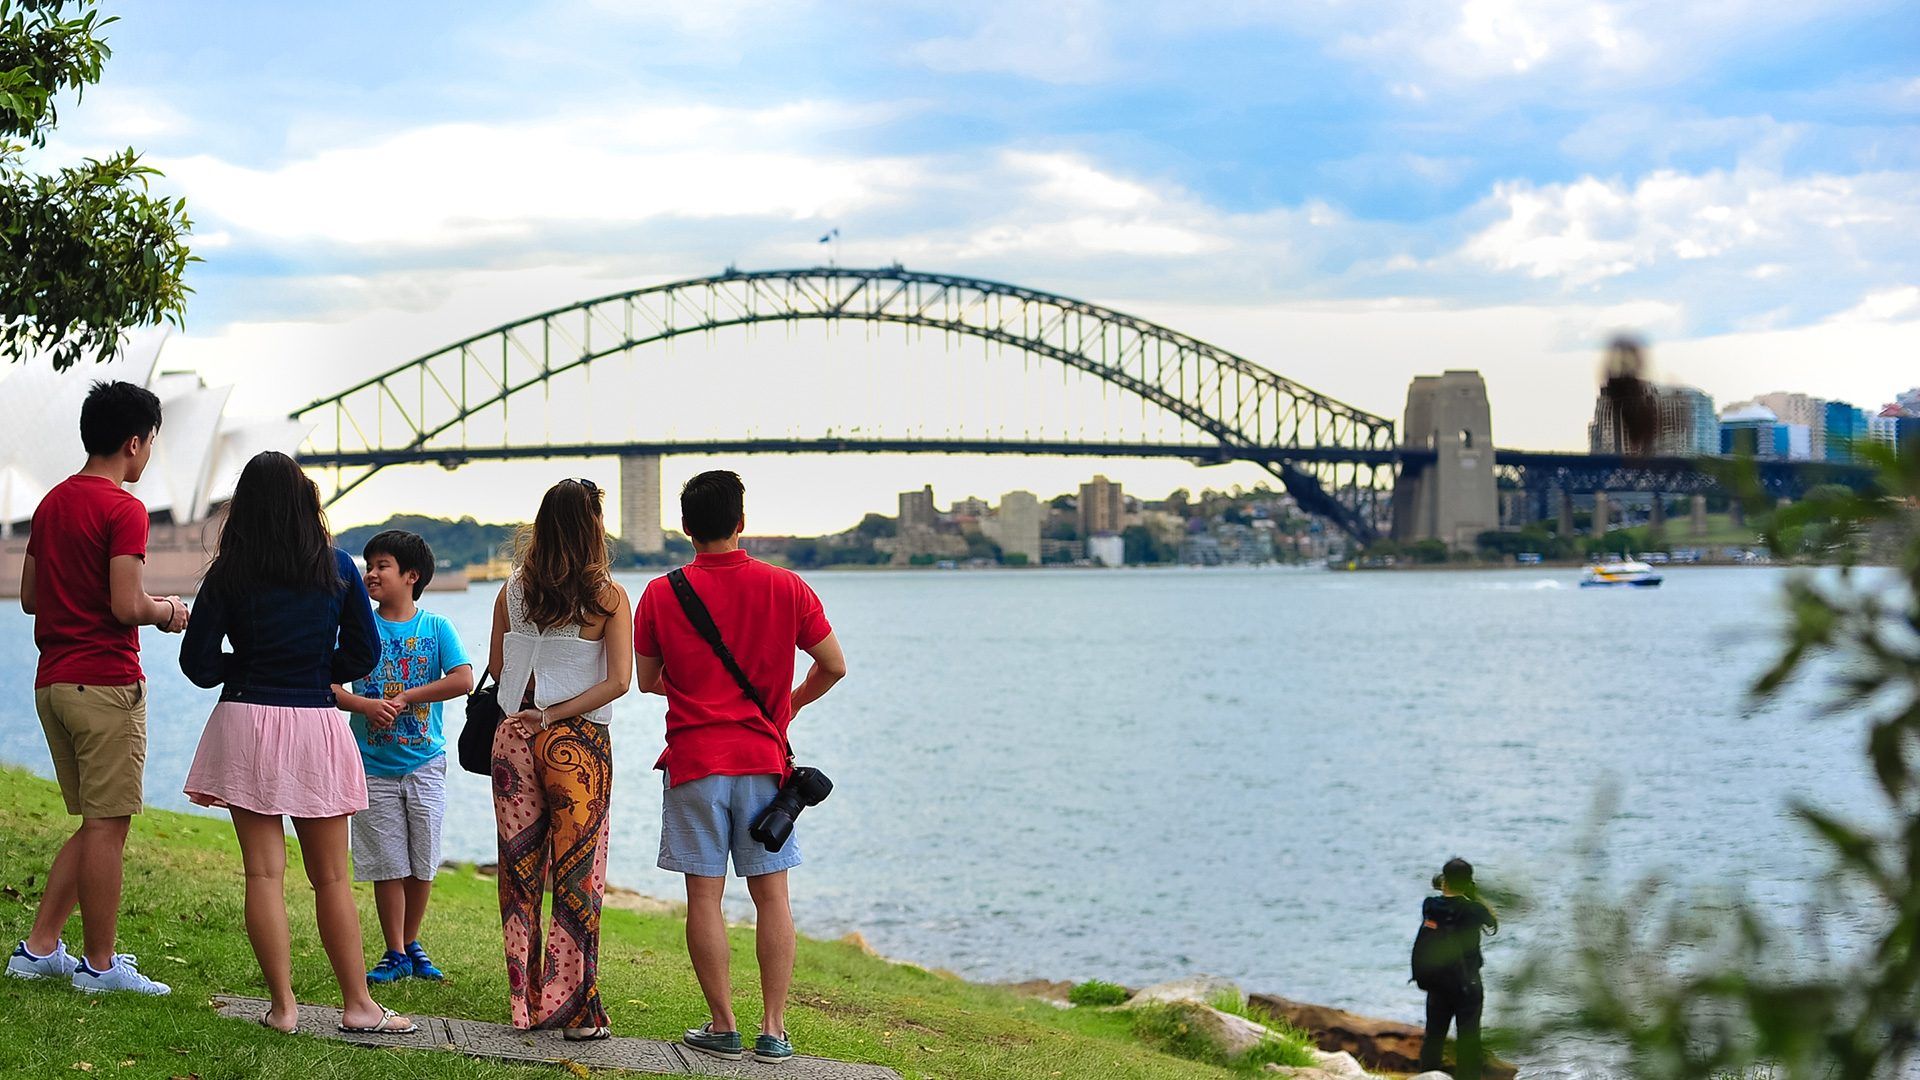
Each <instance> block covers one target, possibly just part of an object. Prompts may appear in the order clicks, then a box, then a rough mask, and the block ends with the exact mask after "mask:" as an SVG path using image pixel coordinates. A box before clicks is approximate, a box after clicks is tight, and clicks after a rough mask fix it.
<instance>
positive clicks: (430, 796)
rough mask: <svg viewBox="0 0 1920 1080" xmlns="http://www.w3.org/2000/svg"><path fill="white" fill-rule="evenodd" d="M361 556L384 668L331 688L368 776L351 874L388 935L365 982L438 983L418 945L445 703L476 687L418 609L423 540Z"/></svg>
mask: <svg viewBox="0 0 1920 1080" xmlns="http://www.w3.org/2000/svg"><path fill="white" fill-rule="evenodd" d="M365 557H366V562H367V595H368V596H369V597H371V598H372V599H373V602H374V605H375V611H374V614H375V615H376V616H377V617H376V618H375V619H374V625H375V626H376V627H377V628H378V629H379V631H380V662H379V663H378V664H376V665H375V666H374V669H373V672H372V674H370V675H368V676H367V677H366V678H364V679H362V680H360V681H359V682H357V683H355V684H354V690H353V692H350V691H348V690H347V688H346V687H344V686H335V687H334V688H333V694H334V697H335V698H336V699H338V701H339V704H340V708H342V709H345V710H346V711H347V712H350V713H354V714H355V715H354V718H353V733H354V736H355V737H356V738H357V739H358V740H359V742H360V760H361V763H362V764H363V765H364V766H365V768H366V770H367V808H366V809H365V810H362V811H360V812H359V813H357V814H355V815H353V824H352V838H353V877H354V880H356V881H371V882H373V902H374V906H375V907H376V908H377V909H378V910H379V912H380V929H381V931H382V932H383V934H384V935H385V936H386V939H387V954H386V955H385V956H384V957H381V959H380V962H379V963H377V964H375V965H374V966H373V969H372V970H371V971H368V972H367V982H368V983H372V984H379V983H390V982H393V981H394V980H396V979H404V978H407V977H408V976H418V977H419V978H423V979H438V978H440V969H439V968H437V967H434V966H433V961H432V960H431V959H429V958H428V957H427V951H426V949H424V948H422V947H421V945H420V922H421V920H422V919H424V918H425V917H426V914H427V899H428V897H429V896H430V895H431V894H432V892H433V875H434V872H435V871H436V870H437V869H439V866H440V821H441V819H442V818H443V817H445V815H446V808H447V753H446V748H447V740H446V737H445V735H443V734H442V733H441V729H440V703H441V702H443V701H447V700H450V699H452V698H457V697H460V696H462V695H464V694H467V693H468V692H470V691H472V689H473V662H472V661H470V660H468V659H467V652H466V650H465V649H463V648H461V646H460V635H459V634H457V633H455V632H454V629H453V624H452V623H451V622H449V621H447V620H446V619H445V618H443V617H441V616H439V615H435V614H434V613H432V612H430V611H423V610H421V609H420V608H419V607H417V606H415V604H414V601H416V600H418V599H420V593H421V592H422V591H423V590H425V589H426V587H427V582H428V581H430V580H432V579H433V549H432V548H430V547H428V546H427V542H426V541H425V540H424V539H422V538H420V537H419V536H417V535H415V534H413V533H410V532H403V531H401V530H399V529H389V530H387V531H386V532H383V533H380V534H379V535H377V536H375V537H374V538H373V539H371V540H369V541H367V547H366V552H365Z"/></svg>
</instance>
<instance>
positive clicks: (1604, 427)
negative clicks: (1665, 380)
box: [1587, 385, 1720, 457]
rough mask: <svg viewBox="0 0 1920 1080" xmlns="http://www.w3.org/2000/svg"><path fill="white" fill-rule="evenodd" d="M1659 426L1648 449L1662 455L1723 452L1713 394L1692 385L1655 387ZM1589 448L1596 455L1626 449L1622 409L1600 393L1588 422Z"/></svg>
mask: <svg viewBox="0 0 1920 1080" xmlns="http://www.w3.org/2000/svg"><path fill="white" fill-rule="evenodd" d="M1653 396H1654V406H1655V409H1656V410H1657V414H1658V426H1657V427H1656V428H1655V429H1654V439H1653V446H1652V447H1650V448H1649V452H1650V453H1652V454H1655V455H1658V456H1662V457H1697V456H1699V455H1702V454H1718V453H1719V452H1720V420H1719V417H1718V416H1717V415H1716V414H1715V413H1714V411H1713V396H1712V395H1710V394H1708V393H1707V392H1706V391H1704V390H1701V389H1699V388H1698V387H1693V386H1678V385H1674V386H1655V387H1654V388H1653ZM1587 448H1588V450H1589V451H1590V452H1592V453H1595V454H1624V453H1626V452H1627V446H1626V438H1625V433H1624V432H1623V430H1622V424H1621V418H1620V416H1619V410H1618V409H1617V408H1615V406H1614V402H1613V399H1612V398H1610V397H1608V396H1607V395H1605V394H1601V395H1600V396H1599V397H1598V398H1596V399H1595V400H1594V404H1593V420H1592V421H1591V422H1590V423H1588V424H1587Z"/></svg>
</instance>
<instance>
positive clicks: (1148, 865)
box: [0, 569, 1878, 1019]
mask: <svg viewBox="0 0 1920 1080" xmlns="http://www.w3.org/2000/svg"><path fill="white" fill-rule="evenodd" d="M1784 573H1785V571H1779V570H1772V569H1692V570H1685V571H1677V572H1675V573H1673V574H1671V575H1670V576H1669V579H1668V581H1667V584H1666V586H1665V587H1663V588H1661V589H1657V590H1581V589H1579V588H1577V587H1576V586H1577V582H1578V576H1579V575H1578V572H1577V571H1571V570H1540V571H1449V572H1435V573H1419V572H1395V573H1377V574H1366V573H1361V574H1338V573H1329V572H1325V571H1320V570H1311V571H1306V570H1280V569H1269V570H1253V569H1249V570H1207V571H1193V570H1165V571H1148V570H1141V571H1112V572H1077V571H1062V572H1053V571H1028V572H1018V571H1007V572H968V573H939V572H905V573H890V572H875V573H823V574H816V575H814V576H813V577H812V579H811V580H812V582H813V584H814V586H815V588H816V589H817V590H818V592H819V593H820V595H821V597H822V598H823V600H824V601H825V604H826V607H827V612H828V615H829V617H830V618H831V619H832V620H833V622H834V623H835V625H836V627H837V629H838V631H839V633H840V636H841V638H842V640H843V642H844V643H845V645H846V650H847V654H848V657H849V660H850V665H851V669H852V674H851V676H850V677H849V678H848V679H847V681H846V682H845V683H843V684H842V685H841V686H840V688H838V689H836V690H835V691H834V692H833V694H832V695H830V696H829V697H828V698H827V699H826V700H824V701H823V702H822V703H820V704H819V705H817V706H815V707H814V708H812V709H810V710H808V711H807V712H805V713H803V714H802V716H801V718H800V721H799V723H798V725H797V727H796V729H795V735H794V742H795V746H796V750H797V752H798V754H799V755H800V757H801V758H802V759H803V761H804V762H806V763H812V764H817V765H819V766H821V767H823V768H824V769H826V770H827V771H828V772H829V773H830V774H831V775H832V776H833V778H834V780H835V783H836V788H835V791H834V795H833V797H832V799H831V800H830V801H828V802H827V803H825V804H823V805H822V806H820V807H819V808H817V809H814V810H811V811H809V812H808V813H807V815H806V816H805V817H803V818H802V819H801V822H800V829H799V832H798V836H799V837H800V843H801V845H802V847H803V850H804V852H805V854H806V857H807V865H806V866H805V867H803V868H802V869H800V870H798V871H796V872H795V875H796V877H795V882H794V894H795V906H796V915H797V918H798V920H799V923H800V925H801V927H802V929H803V931H805V932H809V933H812V934H815V935H819V936H828V937H832V936H838V935H840V934H843V933H845V932H847V931H850V930H858V931H860V932H861V933H863V934H864V935H866V937H867V938H868V940H870V941H871V942H872V943H873V944H874V946H875V947H876V948H878V949H879V950H880V951H881V952H883V953H886V954H888V955H892V956H896V957H901V958H906V959H911V960H914V961H916V962H919V963H923V964H926V965H928V966H933V967H940V968H947V969H951V970H953V971H955V972H957V973H959V974H961V975H964V976H966V977H968V978H973V979H980V980H1011V979H1023V978H1030V977H1046V978H1052V979H1076V980H1077V979H1084V978H1089V977H1096V976H1097V977H1100V978H1105V979H1111V980H1115V981H1119V982H1124V983H1131V984H1140V983H1144V982H1149V981H1155V980H1159V979H1162V978H1166V977H1172V976H1176V975H1181V974H1187V973H1192V972H1210V973H1215V974H1220V975H1226V976H1229V977H1232V978H1234V979H1236V980H1238V981H1240V982H1241V983H1242V985H1244V986H1246V987H1247V988H1249V989H1250V990H1257V991H1265V992H1273V993H1279V994H1283V995H1285V996H1288V997H1293V998H1300V999H1306V1000H1312V1001H1317V1002H1323V1003H1326V1004H1333V1005H1339V1006H1343V1007H1347V1008H1352V1009H1356V1010H1359V1011H1362V1012H1367V1013H1372V1014H1379V1015H1388V1016H1398V1017H1402V1018H1406V1019H1414V1018H1416V1017H1417V1016H1418V1015H1419V1002H1420V999H1419V997H1418V994H1417V992H1416V991H1415V990H1414V989H1413V988H1412V987H1411V986H1409V985H1408V984H1407V982H1406V967H1407V962H1406V957H1407V948H1408V944H1409V943H1410V941H1411V939H1412V935H1413V931H1414V929H1415V927H1416V926H1417V921H1418V919H1417V912H1418V909H1419V904H1420V900H1421V898H1422V897H1423V896H1424V895H1426V893H1427V891H1428V890H1427V881H1428V878H1429V877H1430V876H1431V875H1432V874H1433V873H1434V872H1435V871H1436V870H1437V869H1438V867H1439V865H1440V863H1441V862H1442V861H1444V860H1445V859H1446V858H1447V857H1449V856H1451V855H1462V856H1465V857H1467V858H1469V859H1471V860H1472V861H1473V862H1474V863H1475V864H1476V865H1477V866H1478V867H1479V870H1480V875H1481V877H1482V879H1483V880H1485V881H1488V882H1491V883H1496V884H1499V885H1503V886H1508V887H1513V888H1517V889H1519V890H1522V891H1524V892H1526V893H1528V894H1529V895H1530V896H1531V897H1532V898H1533V899H1532V903H1531V905H1530V906H1529V908H1528V910H1526V911H1525V912H1524V913H1515V915H1514V917H1511V918H1510V919H1509V920H1508V924H1507V927H1506V929H1505V931H1504V932H1503V933H1501V934H1500V935H1499V936H1498V937H1497V938H1495V939H1493V941H1492V942H1491V944H1490V945H1489V947H1488V949H1487V955H1488V963H1489V966H1490V968H1491V969H1493V970H1495V971H1501V970H1510V969H1511V968H1513V967H1515V966H1517V965H1518V963H1519V961H1520V958H1521V957H1522V956H1523V955H1525V954H1527V953H1528V951H1529V950H1532V949H1536V948H1541V947H1546V946H1550V945H1551V944H1552V943H1553V942H1555V941H1558V940H1563V939H1564V938H1565V936H1566V934H1567V933H1568V930H1569V927H1568V922H1567V919H1566V917H1565V904H1566V902H1567V900H1568V898H1569V897H1570V896H1572V895H1573V894H1574V892H1575V890H1577V889H1581V888H1593V887H1596V884H1595V882H1594V881H1593V880H1590V879H1589V878H1588V877H1587V876H1586V875H1588V874H1589V872H1590V871H1591V870H1592V869H1593V868H1592V867H1591V866H1589V865H1588V864H1586V863H1584V862H1583V861H1582V860H1581V859H1580V858H1578V857H1577V855H1576V849H1577V847H1578V844H1579V841H1580V840H1581V838H1582V837H1583V836H1584V835H1586V834H1587V833H1588V829H1589V826H1590V825H1591V824H1592V821H1593V815H1594V811H1595V808H1596V807H1597V806H1599V805H1601V803H1602V801H1603V795H1604V793H1606V792H1609V791H1611V792H1612V793H1613V797H1614V799H1615V805H1616V806H1617V812H1616V813H1615V814H1613V815H1612V816H1611V818H1609V819H1608V820H1606V821H1605V822H1604V827H1603V829H1602V831H1601V834H1600V835H1602V836H1603V838H1604V840H1605V842H1606V845H1607V847H1608V848H1609V850H1610V851H1611V853H1612V856H1611V859H1610V861H1609V862H1608V863H1607V865H1606V867H1605V869H1604V871H1603V872H1601V873H1600V875H1599V881H1598V884H1599V886H1600V887H1612V888H1619V887H1624V886H1626V884H1627V883H1629V882H1631V881H1634V880H1636V879H1637V878H1639V877H1640V876H1641V875H1643V874H1646V873H1652V872H1664V873H1667V874H1670V875H1671V876H1673V877H1675V878H1677V879H1679V880H1681V881H1683V882H1686V883H1690V884H1693V885H1701V886H1725V885H1735V886H1741V887H1744V888H1747V889H1748V890H1750V891H1752V892H1753V893H1754V894H1756V895H1758V896H1760V897H1763V898H1765V899H1767V900H1768V901H1770V902H1773V903H1777V904H1779V905H1781V906H1782V909H1783V910H1785V909H1787V907H1788V906H1790V905H1794V904H1797V903H1798V902H1799V901H1801V900H1803V899H1805V898H1806V897H1808V896H1809V895H1811V892H1812V886H1813V883H1814V881H1815V879H1816V877H1817V875H1818V873H1819V871H1820V869H1821V867H1822V866H1823V865H1824V864H1823V863H1822V861H1821V860H1820V857H1819V853H1818V850H1817V849H1816V848H1815V846H1814V845H1813V844H1812V843H1811V842H1810V841H1809V840H1808V839H1807V838H1806V836H1805V835H1804V834H1803V832H1802V830H1801V829H1800V828H1799V827H1798V826H1797V825H1796V824H1795V823H1794V822H1793V820H1792V819H1791V818H1790V817H1789V814H1788V809H1787V808H1788V804H1789V803H1790V802H1791V801H1792V800H1794V799H1813V800H1816V801H1817V802H1819V803H1820V804H1822V805H1824V806H1827V807H1830V808H1833V809H1835V810H1838V811H1839V812H1841V813H1842V814H1846V815H1850V816H1854V817H1859V818H1867V819H1870V818H1871V816H1872V815H1873V814H1874V813H1875V812H1876V810H1877V807H1878V803H1877V801H1876V799H1875V797H1874V795H1873V791H1872V788H1871V783H1870V779H1869V777H1868V776H1867V774H1866V771H1865V769H1864V767H1863V764H1862V760H1861V755H1860V753H1859V749H1860V747H1861V745H1862V732H1861V730H1860V725H1859V723H1858V721H1857V720H1848V719H1846V718H1839V719H1825V720H1822V719H1816V718H1815V717H1814V715H1813V713H1814V711H1815V706H1816V702H1815V701H1814V700H1813V695H1812V694H1810V693H1807V692H1800V693H1798V694H1797V695H1796V696H1795V697H1794V698H1792V699H1789V700H1786V701H1783V702H1780V703H1777V704H1775V705H1771V706H1769V707H1766V708H1763V709H1754V708H1752V707H1751V706H1750V704H1749V702H1748V701H1747V698H1746V691H1747V688H1748V686H1749V685H1750V683H1751V681H1752V680H1753V678H1754V676H1755V675H1756V674H1758V673H1759V672H1760V671H1761V670H1762V668H1763V667H1764V665H1765V664H1766V663H1767V662H1768V660H1769V659H1770V658H1771V656H1772V655H1773V650H1774V648H1775V641H1776V637H1777V630H1778V627H1779V625H1780V619H1781V615H1780V612H1781V608H1780V603H1779V596H1780V586H1781V584H1782V582H1783V575H1784ZM622 580H623V582H624V583H625V584H626V585H627V587H628V588H629V589H630V590H631V591H634V592H636V593H637V591H638V589H639V587H640V585H641V584H642V583H643V582H644V580H645V577H644V576H642V575H624V576H623V578H622ZM495 588H496V586H488V585H481V586H476V587H475V588H474V589H473V590H472V591H471V592H468V593H465V594H429V596H428V597H427V604H428V606H430V607H432V608H433V609H434V610H437V611H441V612H442V613H444V614H446V615H448V616H449V617H451V618H452V619H453V620H454V621H455V623H456V624H457V625H458V626H459V628H460V629H461V631H462V633H463V634H464V635H465V637H466V640H467V643H468V646H469V649H470V650H471V651H473V652H475V654H476V655H484V651H485V647H486V640H487V629H488V621H489V614H490V607H491V603H492V600H493V592H494V589H495ZM144 643H145V648H146V653H145V657H146V665H147V670H148V674H149V679H150V681H151V690H150V701H151V703H152V711H151V713H150V717H149V732H150V742H151V749H150V755H149V758H148V765H147V784H148V797H149V801H150V802H151V803H152V804H154V805H157V806H163V807H168V808H175V809H183V808H186V803H185V800H184V798H183V797H182V796H181V795H180V794H179V791H180V784H181V781H182V779H183V778H184V776H185V773H186V769H187V765H188V762H189V759H190V757H191V754H192V751H193V747H194V744H195V741H196V740H197V738H198V736H199V733H200V727H201V724H202V722H203V721H204V719H205V716H206V713H207V711H208V710H209V709H210V708H211V706H212V704H213V700H214V695H213V694H211V693H209V692H205V691H201V690H198V689H196V688H194V687H193V686H191V685H190V684H189V683H187V681H186V680H185V679H184V678H183V677H182V676H181V675H180V674H179V671H178V667H177V664H176V650H177V645H178V639H177V638H173V637H166V636H163V635H160V634H158V633H153V632H149V633H147V634H146V635H145V637H144ZM33 657H34V650H33V644H32V640H31V633H30V623H29V621H28V620H27V619H26V618H25V617H24V616H22V615H20V613H19V612H18V610H17V609H13V608H8V609H7V610H6V611H4V612H0V703H4V704H3V705H0V759H4V760H6V761H8V762H12V763H17V764H22V765H25V766H27V767H29V768H32V769H34V770H35V771H38V772H41V773H46V772H47V771H48V770H47V759H46V751H45V747H44V744H43V742H42V740H41V735H40V732H39V729H38V725H37V724H36V723H35V722H34V719H33V714H32V672H33ZM662 712H663V701H662V699H660V698H657V697H643V696H638V695H630V696H629V697H627V698H625V699H623V700H621V701H620V702H619V703H618V704H617V705H616V716H617V718H616V720H615V722H614V728H613V741H614V746H615V751H616V764H615V778H614V804H615V812H614V820H613V836H612V856H611V863H610V871H609V874H610V877H611V879H612V880H613V881H614V882H616V883H618V884H621V885H626V886H629V887H632V888H635V889H639V890H641V891H643V892H649V893H654V894H658V895H662V896H673V895H676V894H677V892H678V880H677V879H676V878H674V877H672V876H670V875H668V874H665V873H664V872H662V871H659V870H657V869H655V868H654V866H653V862H654V858H655V855H656V854H657V845H658V841H659V801H660V795H659V791H660V782H659V779H658V774H657V773H653V772H651V771H649V770H650V768H651V766H652V763H653V759H654V757H655V755H656V754H657V753H658V751H659V749H660V746H661V739H662V735H661V732H662ZM458 717H459V713H458V705H457V703H456V704H455V705H453V706H450V708H449V715H448V722H447V727H448V734H449V736H450V737H451V735H452V734H453V733H454V731H456V730H457V729H458V726H459V723H460V720H459V718H458ZM450 775H451V776H452V781H451V791H450V794H449V801H450V806H451V810H450V813H449V816H448V826H447V835H446V854H447V856H448V857H449V858H454V859H466V860H477V861H490V860H491V858H492V852H493V836H492V832H491V811H490V803H489V800H488V792H487V783H486V781H485V779H483V778H481V777H476V776H470V775H467V774H464V773H460V772H458V770H454V771H453V772H452V773H451V774H450ZM137 835H138V834H137V833H136V840H135V842H136V843H137V842H138V840H137ZM735 891H736V892H740V893H744V890H743V889H736V890H735ZM739 899H742V900H743V899H744V897H741V898H739ZM742 910H744V908H743V909H742ZM1501 1007H1502V1003H1501V1002H1500V1001H1499V1000H1498V996H1497V994H1496V998H1495V1001H1494V1003H1493V1009H1494V1010H1495V1012H1496V1013H1497V1012H1498V1011H1499V1009H1500V1008H1501Z"/></svg>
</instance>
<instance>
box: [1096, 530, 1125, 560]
mask: <svg viewBox="0 0 1920 1080" xmlns="http://www.w3.org/2000/svg"><path fill="white" fill-rule="evenodd" d="M1087 558H1089V559H1091V560H1092V561H1094V562H1095V563H1098V564H1099V565H1101V566H1125V565H1126V562H1127V545H1126V543H1125V541H1123V540H1121V539H1120V537H1119V536H1117V535H1116V534H1114V533H1101V534H1100V535H1098V536H1095V537H1092V538H1090V539H1088V540H1087Z"/></svg>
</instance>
